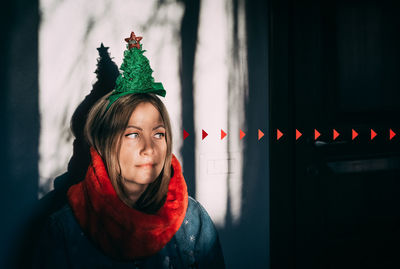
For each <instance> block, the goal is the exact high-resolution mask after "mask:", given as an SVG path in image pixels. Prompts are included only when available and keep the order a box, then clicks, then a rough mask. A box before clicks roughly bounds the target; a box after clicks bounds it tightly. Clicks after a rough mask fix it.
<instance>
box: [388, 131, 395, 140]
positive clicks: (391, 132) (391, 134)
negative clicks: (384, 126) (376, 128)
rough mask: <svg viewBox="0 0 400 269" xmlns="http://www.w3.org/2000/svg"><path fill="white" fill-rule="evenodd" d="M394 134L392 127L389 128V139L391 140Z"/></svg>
mask: <svg viewBox="0 0 400 269" xmlns="http://www.w3.org/2000/svg"><path fill="white" fill-rule="evenodd" d="M395 135H396V133H395V132H393V130H392V129H390V130H389V140H392V138H393V137H394V136H395Z"/></svg>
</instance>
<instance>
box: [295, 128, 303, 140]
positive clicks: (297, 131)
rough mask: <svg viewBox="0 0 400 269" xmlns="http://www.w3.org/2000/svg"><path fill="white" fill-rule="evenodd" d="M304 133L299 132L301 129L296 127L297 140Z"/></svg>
mask: <svg viewBox="0 0 400 269" xmlns="http://www.w3.org/2000/svg"><path fill="white" fill-rule="evenodd" d="M302 135H303V134H302V133H300V132H299V130H297V129H296V140H297V139H299V138H300V136H302Z"/></svg>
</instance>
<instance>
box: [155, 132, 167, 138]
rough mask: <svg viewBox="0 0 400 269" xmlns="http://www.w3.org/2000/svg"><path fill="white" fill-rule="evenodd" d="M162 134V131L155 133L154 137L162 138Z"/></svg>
mask: <svg viewBox="0 0 400 269" xmlns="http://www.w3.org/2000/svg"><path fill="white" fill-rule="evenodd" d="M164 136H165V134H164V133H156V134H155V137H156V138H163V137H164Z"/></svg>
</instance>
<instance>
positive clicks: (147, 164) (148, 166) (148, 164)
mask: <svg viewBox="0 0 400 269" xmlns="http://www.w3.org/2000/svg"><path fill="white" fill-rule="evenodd" d="M138 166H139V167H141V168H151V167H153V166H154V164H152V163H145V164H140V165H138Z"/></svg>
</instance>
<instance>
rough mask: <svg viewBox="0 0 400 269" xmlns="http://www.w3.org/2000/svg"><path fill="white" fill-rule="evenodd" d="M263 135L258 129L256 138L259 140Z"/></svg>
mask: <svg viewBox="0 0 400 269" xmlns="http://www.w3.org/2000/svg"><path fill="white" fill-rule="evenodd" d="M263 136H264V133H263V132H262V131H261V130H260V129H258V140H260V139H261V138H262V137H263Z"/></svg>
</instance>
